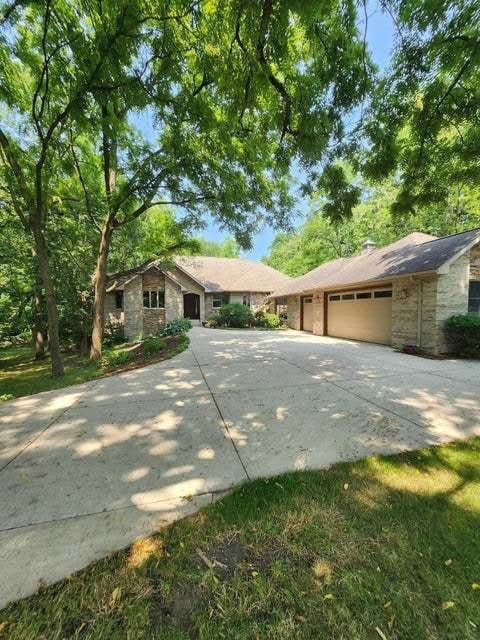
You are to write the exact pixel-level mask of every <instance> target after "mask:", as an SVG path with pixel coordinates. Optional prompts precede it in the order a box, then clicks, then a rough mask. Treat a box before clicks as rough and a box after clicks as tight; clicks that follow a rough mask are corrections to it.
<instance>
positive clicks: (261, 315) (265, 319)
mask: <svg viewBox="0 0 480 640" xmlns="http://www.w3.org/2000/svg"><path fill="white" fill-rule="evenodd" d="M254 323H255V326H256V327H265V328H267V329H276V328H278V327H279V326H280V325H281V324H282V321H281V320H280V318H279V317H278V316H277V315H276V314H275V313H268V312H266V311H256V312H255V316H254Z"/></svg>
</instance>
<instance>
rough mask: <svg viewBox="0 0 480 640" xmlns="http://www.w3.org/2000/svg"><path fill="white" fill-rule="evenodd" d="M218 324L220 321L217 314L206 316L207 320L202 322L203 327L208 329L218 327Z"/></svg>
mask: <svg viewBox="0 0 480 640" xmlns="http://www.w3.org/2000/svg"><path fill="white" fill-rule="evenodd" d="M219 324H220V319H219V317H218V314H217V313H214V314H212V315H211V316H208V318H207V319H206V320H204V321H203V326H204V327H208V328H209V329H214V328H215V327H218V325H219Z"/></svg>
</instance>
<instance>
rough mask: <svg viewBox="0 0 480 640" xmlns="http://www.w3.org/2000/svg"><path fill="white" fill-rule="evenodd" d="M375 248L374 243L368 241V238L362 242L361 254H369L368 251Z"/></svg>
mask: <svg viewBox="0 0 480 640" xmlns="http://www.w3.org/2000/svg"><path fill="white" fill-rule="evenodd" d="M376 248H377V245H376V244H375V242H374V241H373V240H370V239H369V238H367V239H366V240H364V241H363V242H362V253H370V251H373V250H374V249H376Z"/></svg>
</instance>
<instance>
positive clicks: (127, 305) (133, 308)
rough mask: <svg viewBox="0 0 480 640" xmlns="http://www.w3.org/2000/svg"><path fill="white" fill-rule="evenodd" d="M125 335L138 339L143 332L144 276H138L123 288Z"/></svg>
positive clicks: (129, 338)
mask: <svg viewBox="0 0 480 640" xmlns="http://www.w3.org/2000/svg"><path fill="white" fill-rule="evenodd" d="M123 309H124V318H125V336H126V337H127V339H128V340H135V339H137V338H138V337H139V336H140V335H141V334H142V332H143V287H142V276H137V277H136V278H134V279H133V280H131V281H130V282H128V283H127V284H126V285H125V288H124V290H123Z"/></svg>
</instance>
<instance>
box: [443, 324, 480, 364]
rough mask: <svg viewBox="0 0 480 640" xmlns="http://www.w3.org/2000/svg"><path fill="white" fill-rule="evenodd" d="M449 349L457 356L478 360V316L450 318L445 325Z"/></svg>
mask: <svg viewBox="0 0 480 640" xmlns="http://www.w3.org/2000/svg"><path fill="white" fill-rule="evenodd" d="M445 331H446V334H447V339H448V341H449V343H450V348H451V349H452V350H453V352H454V353H456V354H457V355H459V356H464V357H467V358H468V357H470V358H480V316H477V315H474V314H470V313H469V314H465V315H459V316H452V317H451V318H449V319H448V320H447V322H446V323H445Z"/></svg>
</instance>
